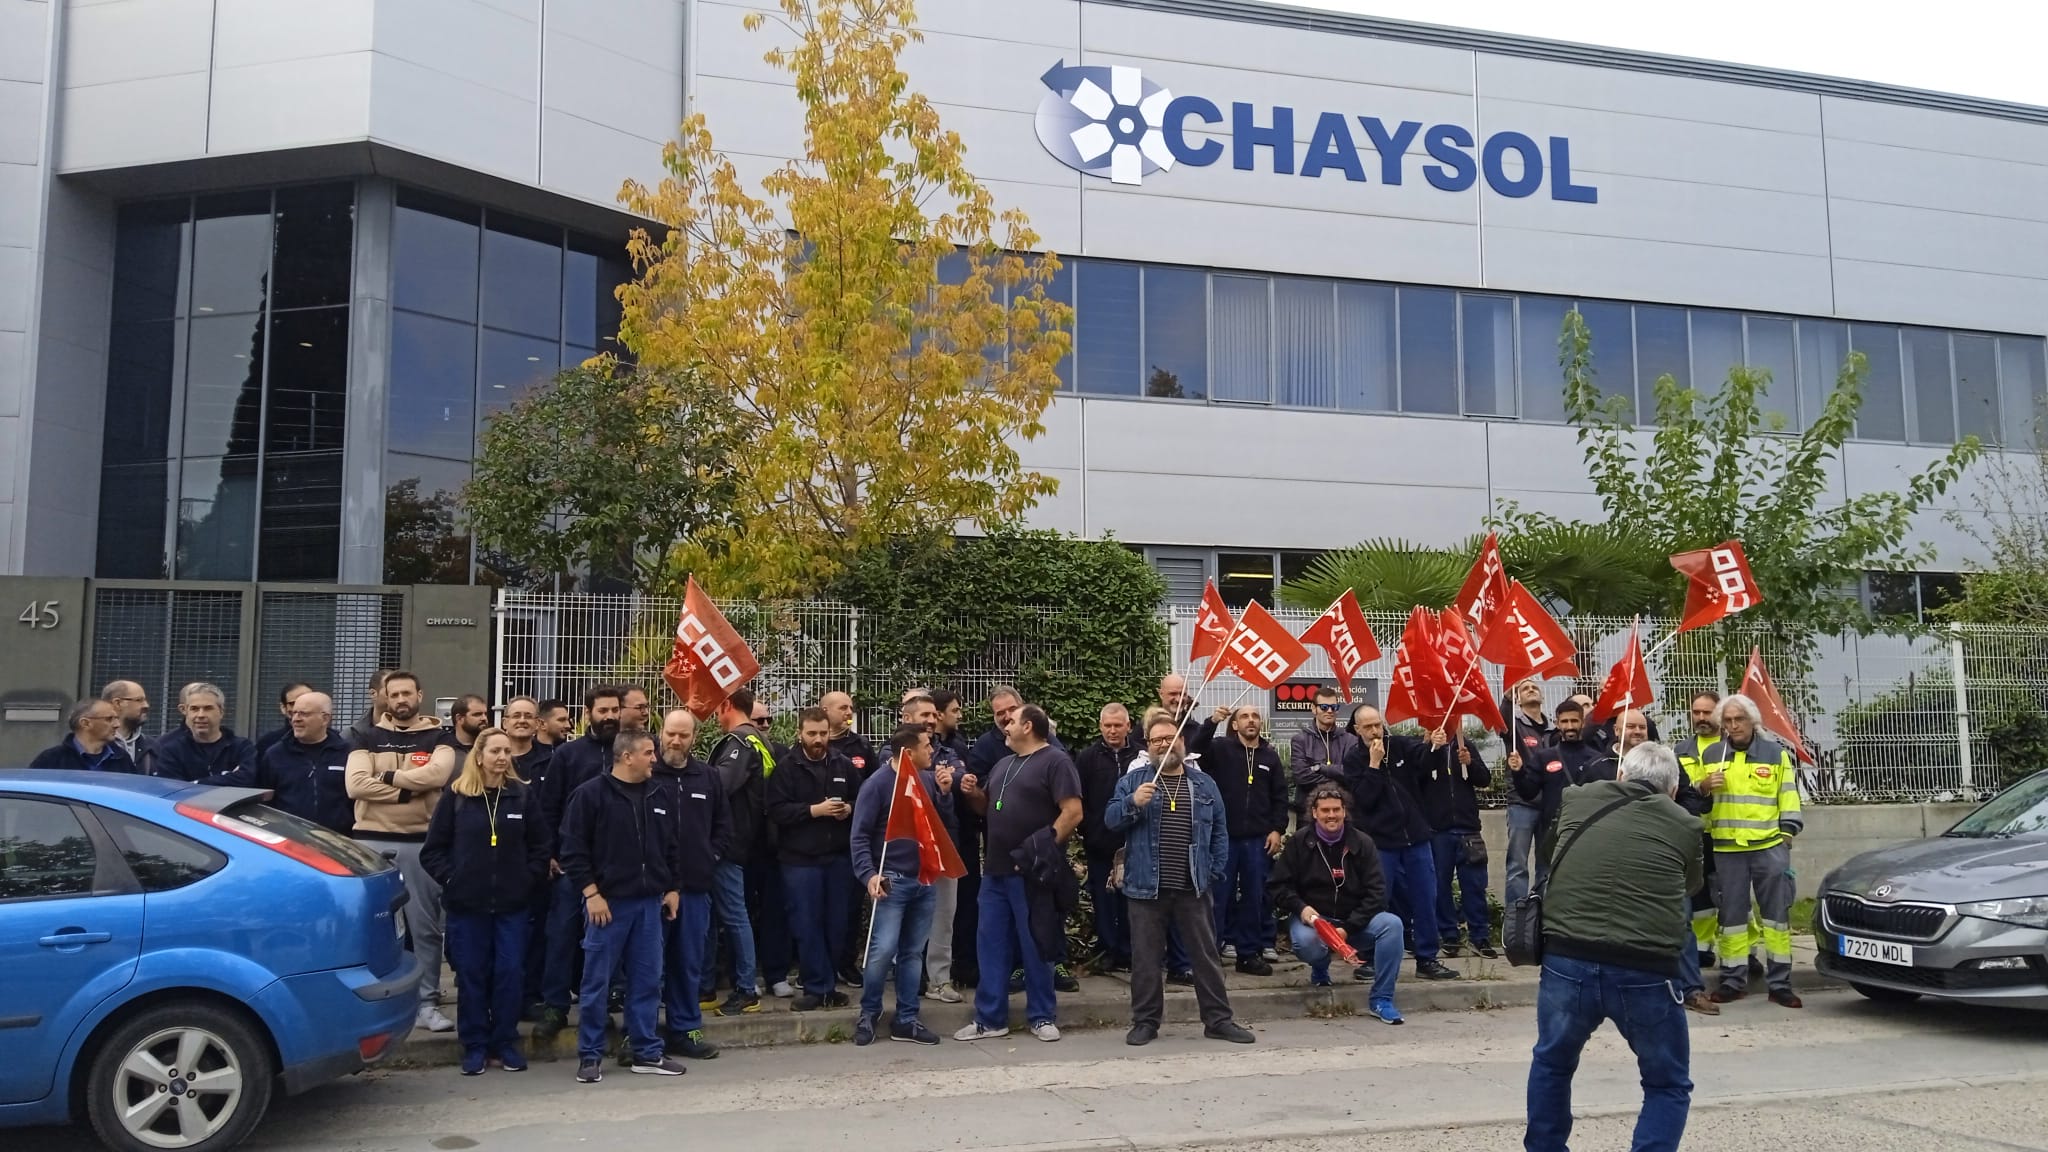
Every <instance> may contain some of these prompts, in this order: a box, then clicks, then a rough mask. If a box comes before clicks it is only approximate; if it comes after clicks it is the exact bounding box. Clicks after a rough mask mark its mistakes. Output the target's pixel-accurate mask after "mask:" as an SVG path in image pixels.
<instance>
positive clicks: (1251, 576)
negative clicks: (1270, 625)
mask: <svg viewBox="0 0 2048 1152" xmlns="http://www.w3.org/2000/svg"><path fill="white" fill-rule="evenodd" d="M1216 590H1217V591H1218V592H1221V593H1222V594H1223V602H1224V603H1225V604H1228V605H1230V606H1231V607H1232V608H1242V607H1244V606H1245V605H1247V604H1249V603H1251V602H1252V601H1254V600H1256V601H1258V602H1259V603H1260V604H1263V605H1265V606H1266V607H1268V608H1271V607H1272V606H1273V554H1272V553H1271V552H1219V553H1217V554H1216Z"/></svg>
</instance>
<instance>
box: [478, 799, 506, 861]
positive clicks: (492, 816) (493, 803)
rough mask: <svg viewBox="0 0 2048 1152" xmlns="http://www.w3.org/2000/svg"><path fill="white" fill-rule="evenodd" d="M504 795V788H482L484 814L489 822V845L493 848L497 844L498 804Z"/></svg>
mask: <svg viewBox="0 0 2048 1152" xmlns="http://www.w3.org/2000/svg"><path fill="white" fill-rule="evenodd" d="M504 796H505V793H504V790H503V789H501V788H487V789H485V790H484V795H483V800H484V815H485V817H486V818H488V819H489V820H490V822H491V847H493V848H496V847H497V846H498V805H499V804H500V803H501V802H502V801H503V800H504Z"/></svg>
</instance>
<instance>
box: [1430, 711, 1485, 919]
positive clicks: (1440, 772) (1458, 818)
mask: <svg viewBox="0 0 2048 1152" xmlns="http://www.w3.org/2000/svg"><path fill="white" fill-rule="evenodd" d="M1425 769H1426V770H1425V772H1424V773H1423V774H1422V775H1420V776H1418V777H1417V780H1416V782H1417V784H1419V785H1420V786H1421V794H1422V814H1423V815H1424V816H1425V817H1426V818H1428V820H1429V830H1430V842H1429V849H1430V854H1431V855H1432V856H1434V857H1435V858H1436V922H1437V935H1438V937H1439V938H1440V939H1441V942H1442V943H1441V946H1442V948H1443V954H1444V955H1445V956H1456V955H1457V954H1458V953H1459V951H1460V949H1461V946H1460V943H1459V934H1460V929H1461V927H1462V929H1463V932H1464V934H1465V943H1467V944H1469V945H1470V946H1471V948H1472V950H1473V951H1474V952H1477V953H1479V954H1480V955H1481V956H1484V957H1486V958H1488V959H1493V958H1495V957H1497V956H1498V955H1499V953H1498V952H1496V951H1494V947H1493V920H1492V916H1491V914H1490V913H1489V912H1488V911H1487V908H1486V841H1485V840H1484V839H1483V838H1482V837H1481V836H1480V834H1479V790H1480V789H1482V788H1485V787H1486V786H1487V785H1488V784H1491V783H1492V782H1493V773H1492V772H1491V771H1490V770H1488V768H1487V767H1486V761H1485V759H1484V758H1482V757H1481V756H1480V755H1479V750H1478V749H1476V748H1474V747H1472V745H1471V744H1470V743H1469V742H1467V741H1466V739H1465V737H1464V735H1463V734H1462V733H1459V734H1457V735H1455V736H1453V738H1452V741H1451V745H1450V746H1449V747H1447V748H1444V749H1441V750H1439V751H1438V752H1437V753H1436V755H1435V756H1434V757H1432V758H1429V759H1427V760H1426V761H1425ZM1454 878H1455V879H1456V881H1457V892H1456V894H1455V895H1454V894H1453V892H1452V891H1451V888H1452V880H1453V879H1454ZM1461 919H1462V920H1463V924H1462V925H1461V924H1460V920H1461Z"/></svg>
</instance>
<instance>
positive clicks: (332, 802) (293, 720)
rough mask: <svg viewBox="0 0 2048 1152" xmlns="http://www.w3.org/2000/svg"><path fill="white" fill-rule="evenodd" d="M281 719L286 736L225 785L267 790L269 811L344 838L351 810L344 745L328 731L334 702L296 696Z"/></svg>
mask: <svg viewBox="0 0 2048 1152" xmlns="http://www.w3.org/2000/svg"><path fill="white" fill-rule="evenodd" d="M285 719H286V720H287V721H288V722H289V723H290V724H291V734H290V735H288V736H286V737H284V738H283V739H281V740H279V741H277V742H276V743H274V744H272V745H271V746H270V747H268V748H266V749H264V750H263V753H262V755H260V756H258V757H257V758H256V763H255V764H254V765H253V767H251V768H250V769H248V770H247V771H246V772H237V773H232V774H231V777H233V779H231V781H230V782H232V783H235V784H239V785H243V786H246V787H250V788H268V789H270V790H271V792H272V793H274V795H273V796H272V797H271V800H270V803H271V806H272V807H276V808H282V809H284V810H285V811H287V812H289V813H291V814H292V815H294V816H297V817H299V818H300V819H302V820H311V821H312V822H313V823H315V824H321V825H325V826H326V827H328V828H330V829H333V830H334V831H336V832H339V833H341V834H342V835H344V836H346V835H348V834H349V833H350V832H351V831H352V830H353V829H354V828H355V826H356V806H355V801H353V800H350V799H349V797H348V741H347V740H346V739H344V738H343V737H342V735H341V733H339V732H336V731H334V728H333V724H334V701H333V700H332V699H330V698H329V697H328V695H327V694H326V693H325V692H313V691H306V692H301V693H299V694H298V695H296V696H294V697H292V704H291V708H290V710H289V711H288V712H286V714H285Z"/></svg>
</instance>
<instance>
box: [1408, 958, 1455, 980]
mask: <svg viewBox="0 0 2048 1152" xmlns="http://www.w3.org/2000/svg"><path fill="white" fill-rule="evenodd" d="M1415 978H1416V979H1418V980H1456V979H1458V978H1459V977H1458V974H1457V973H1456V972H1453V971H1451V970H1450V969H1449V968H1446V967H1444V965H1443V961H1441V960H1417V961H1416V962H1415Z"/></svg>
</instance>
